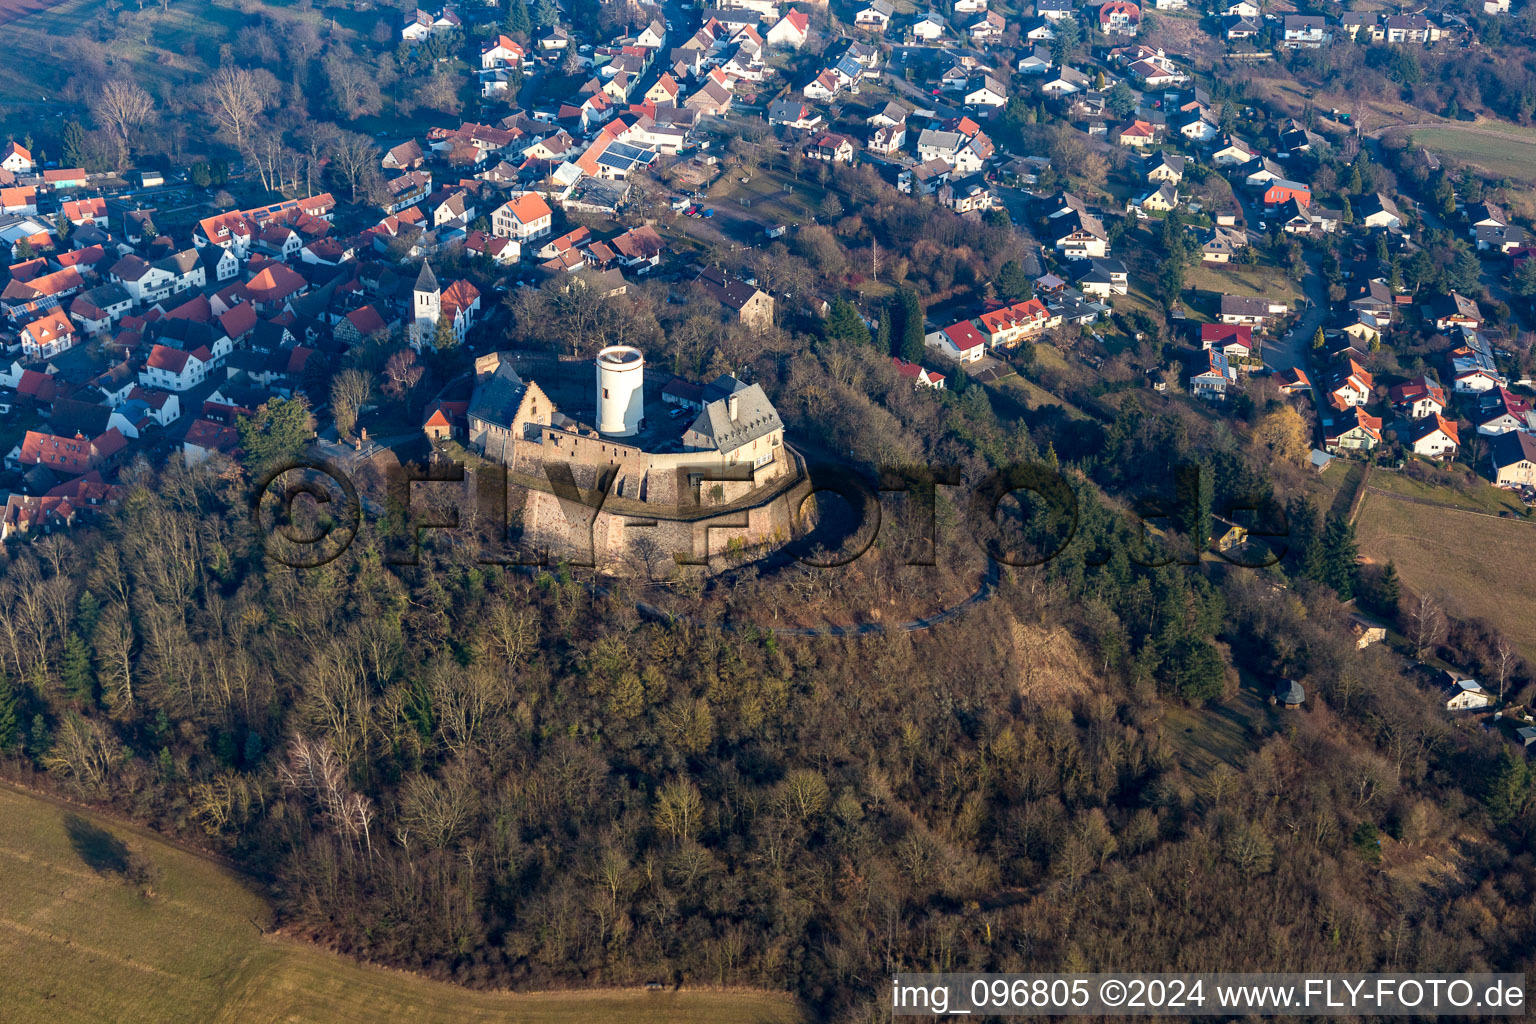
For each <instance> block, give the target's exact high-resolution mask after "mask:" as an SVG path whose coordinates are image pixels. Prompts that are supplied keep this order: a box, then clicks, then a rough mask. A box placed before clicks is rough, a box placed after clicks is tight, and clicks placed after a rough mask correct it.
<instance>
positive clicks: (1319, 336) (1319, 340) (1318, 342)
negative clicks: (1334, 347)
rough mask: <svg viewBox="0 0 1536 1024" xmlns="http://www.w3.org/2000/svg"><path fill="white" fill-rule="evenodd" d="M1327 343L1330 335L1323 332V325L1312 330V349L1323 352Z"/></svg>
mask: <svg viewBox="0 0 1536 1024" xmlns="http://www.w3.org/2000/svg"><path fill="white" fill-rule="evenodd" d="M1326 344H1328V336H1327V335H1326V334H1324V333H1323V329H1322V328H1321V327H1319V328H1318V329H1317V330H1315V331H1313V332H1312V351H1314V352H1321V351H1322V350H1323V346H1324V345H1326Z"/></svg>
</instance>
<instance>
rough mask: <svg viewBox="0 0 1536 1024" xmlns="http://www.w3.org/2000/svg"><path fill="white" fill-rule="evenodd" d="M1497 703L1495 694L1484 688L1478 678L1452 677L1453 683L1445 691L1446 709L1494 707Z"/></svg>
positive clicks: (1462, 709)
mask: <svg viewBox="0 0 1536 1024" xmlns="http://www.w3.org/2000/svg"><path fill="white" fill-rule="evenodd" d="M1494 703H1495V698H1494V696H1493V694H1491V693H1489V692H1488V691H1487V690H1485V689H1483V684H1482V683H1479V682H1478V681H1477V680H1476V679H1457V678H1454V677H1453V678H1452V679H1451V685H1450V686H1449V687H1447V688H1446V691H1445V710H1447V711H1471V710H1473V709H1476V708H1487V707H1492V706H1493V705H1494Z"/></svg>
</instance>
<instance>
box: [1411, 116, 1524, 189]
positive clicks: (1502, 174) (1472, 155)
mask: <svg viewBox="0 0 1536 1024" xmlns="http://www.w3.org/2000/svg"><path fill="white" fill-rule="evenodd" d="M1475 127H1476V128H1478V129H1479V130H1480V131H1478V132H1472V131H1466V130H1463V129H1458V128H1452V127H1446V128H1415V129H1413V131H1412V132H1411V133H1410V135H1411V137H1412V139H1413V142H1414V144H1415V145H1419V146H1423V147H1424V148H1426V149H1428V150H1430V151H1431V152H1434V153H1439V154H1440V155H1442V156H1446V157H1450V158H1451V159H1452V160H1457V161H1460V162H1462V163H1466V164H1472V165H1473V166H1475V167H1478V168H1480V169H1482V170H1483V171H1486V172H1487V173H1489V174H1491V175H1493V176H1494V177H1497V178H1509V179H1511V180H1512V181H1521V182H1526V183H1536V136H1533V135H1531V134H1530V133H1528V132H1524V131H1522V130H1521V129H1519V128H1517V127H1516V126H1514V125H1508V126H1505V125H1500V124H1499V123H1498V122H1492V121H1489V122H1482V121H1480V122H1478V123H1477V125H1476V126H1475ZM1506 128H1508V129H1512V130H1506ZM1482 131H1488V132H1493V131H1497V132H1498V134H1496V135H1493V134H1482V133H1481V132H1482Z"/></svg>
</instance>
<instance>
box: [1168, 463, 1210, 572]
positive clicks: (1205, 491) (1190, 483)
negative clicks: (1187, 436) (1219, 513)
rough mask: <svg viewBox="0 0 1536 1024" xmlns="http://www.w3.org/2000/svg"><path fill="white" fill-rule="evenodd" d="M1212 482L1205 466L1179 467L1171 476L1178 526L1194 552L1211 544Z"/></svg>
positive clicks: (1196, 464)
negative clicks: (1172, 478) (1193, 547)
mask: <svg viewBox="0 0 1536 1024" xmlns="http://www.w3.org/2000/svg"><path fill="white" fill-rule="evenodd" d="M1212 478H1213V473H1212V471H1211V467H1210V466H1209V465H1208V464H1206V463H1204V462H1194V463H1189V464H1187V465H1183V466H1180V467H1179V468H1178V470H1177V472H1176V474H1175V476H1174V497H1175V499H1176V500H1177V502H1178V520H1179V525H1180V526H1181V527H1183V529H1184V532H1185V533H1186V534H1187V535H1188V536H1189V539H1190V542H1191V543H1192V544H1194V546H1195V550H1196V551H1203V550H1204V549H1205V548H1206V547H1207V546H1209V545H1210V543H1211V502H1212V501H1213V495H1212V493H1211V492H1212Z"/></svg>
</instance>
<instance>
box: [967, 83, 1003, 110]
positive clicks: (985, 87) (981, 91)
mask: <svg viewBox="0 0 1536 1024" xmlns="http://www.w3.org/2000/svg"><path fill="white" fill-rule="evenodd" d="M1007 102H1008V89H1007V87H1006V86H1004V85H1003V83H1002V82H999V81H998V80H997V79H995V78H993V77H992V76H991V75H982V76H981V77H980V78H974V79H972V80H971V83H970V85H969V86H968V87H967V89H966V93H965V104H966V106H970V107H1001V106H1004V105H1006V104H1007Z"/></svg>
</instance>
